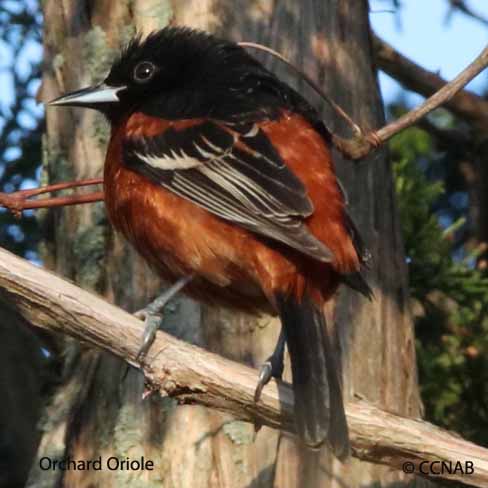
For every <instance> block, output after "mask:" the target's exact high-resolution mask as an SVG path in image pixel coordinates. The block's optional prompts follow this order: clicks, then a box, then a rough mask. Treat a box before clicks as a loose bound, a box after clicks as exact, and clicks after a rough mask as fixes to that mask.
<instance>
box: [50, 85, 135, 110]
mask: <svg viewBox="0 0 488 488" xmlns="http://www.w3.org/2000/svg"><path fill="white" fill-rule="evenodd" d="M125 89H126V87H125V86H117V87H114V86H108V85H106V84H104V83H101V84H100V85H97V86H91V87H89V88H83V89H82V90H77V91H74V92H71V93H67V94H66V95H62V96H61V97H58V98H55V99H54V100H51V101H50V102H48V105H53V106H62V105H65V106H69V107H89V108H97V107H98V106H99V105H104V104H107V103H118V102H120V99H119V97H118V95H117V94H118V92H120V91H122V90H125Z"/></svg>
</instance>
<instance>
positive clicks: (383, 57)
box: [372, 33, 488, 133]
mask: <svg viewBox="0 0 488 488" xmlns="http://www.w3.org/2000/svg"><path fill="white" fill-rule="evenodd" d="M372 40H373V47H374V51H375V58H376V62H377V64H378V67H379V68H380V69H381V70H382V71H384V72H385V73H387V74H388V75H390V76H391V77H393V78H395V79H396V80H397V81H399V82H400V83H401V84H402V85H403V86H404V87H405V88H407V89H409V90H412V91H414V92H416V93H419V94H420V95H423V96H424V97H430V96H431V95H432V94H434V93H436V92H437V91H438V90H440V89H441V88H442V87H444V86H445V85H446V84H447V81H446V80H444V79H443V78H441V77H440V76H439V75H438V74H437V73H433V72H431V71H428V70H426V69H424V68H422V67H421V66H419V65H418V64H416V63H414V62H413V61H412V60H411V59H408V58H407V57H405V56H403V55H402V54H401V53H399V52H398V51H397V50H395V48H394V47H393V46H391V45H390V44H388V43H387V42H386V41H384V40H383V39H381V38H380V37H378V36H377V35H375V34H374V33H372ZM445 106H446V107H447V108H448V109H449V110H450V111H451V112H452V113H453V114H454V115H456V116H458V117H460V118H461V119H463V120H465V121H467V122H468V123H469V124H471V125H474V126H475V128H476V129H477V130H478V131H480V132H483V133H488V101H487V100H485V99H484V98H482V97H480V96H478V95H476V94H475V93H472V92H470V91H468V90H459V91H458V92H457V93H456V94H455V95H454V96H453V97H452V98H451V99H450V100H446V102H445Z"/></svg>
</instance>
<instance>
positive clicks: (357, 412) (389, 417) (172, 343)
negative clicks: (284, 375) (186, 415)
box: [0, 249, 488, 487]
mask: <svg viewBox="0 0 488 488" xmlns="http://www.w3.org/2000/svg"><path fill="white" fill-rule="evenodd" d="M0 301H2V302H4V303H5V304H7V305H8V306H10V307H13V308H15V309H16V310H17V311H18V312H19V313H20V314H21V315H22V316H23V317H24V318H25V319H27V320H28V321H29V322H30V323H32V325H34V326H36V327H42V328H45V329H49V330H51V331H56V332H61V333H66V334H69V335H71V336H73V337H75V338H77V339H79V340H81V341H84V342H87V343H89V344H91V345H93V346H97V347H100V348H102V349H103V350H105V351H108V352H110V353H112V354H114V355H116V356H117V357H119V358H121V359H123V360H124V361H127V362H128V363H129V364H131V365H133V366H135V367H137V368H140V369H141V371H142V372H143V373H144V375H145V376H146V382H147V384H148V388H150V389H151V390H152V391H154V392H155V393H159V394H160V395H169V396H171V397H175V398H177V399H178V400H179V402H180V403H196V404H200V405H205V406H207V407H211V408H216V409H219V410H222V411H225V412H228V413H230V414H232V415H233V416H234V417H236V418H238V419H241V420H245V421H249V422H254V423H257V424H262V425H267V426H270V427H272V428H275V429H282V430H286V431H289V432H292V431H293V393H292V390H291V388H290V386H289V385H288V384H285V383H282V382H271V384H270V385H268V386H267V387H265V388H264V390H263V394H262V397H261V400H260V401H259V403H257V404H256V403H254V388H255V385H256V378H257V371H255V370H253V369H251V368H249V367H247V366H243V365H241V364H238V363H235V362H233V361H229V360H228V359H224V358H222V357H220V356H217V355H216V354H213V353H210V352H207V351H204V350H203V349H200V348H198V347H195V346H192V345H189V344H186V343H184V342H182V341H180V340H178V339H175V338H173V337H171V336H170V335H168V334H165V333H163V332H159V333H158V334H157V338H156V341H155V343H154V344H153V346H152V347H151V349H150V350H149V353H148V355H147V362H146V363H144V364H139V363H138V362H137V360H136V356H137V352H138V348H139V346H140V338H141V335H142V331H143V325H142V322H141V321H139V320H137V319H136V318H134V317H133V316H131V315H129V314H128V313H126V312H124V311H123V310H121V309H120V308H117V307H115V306H113V305H111V304H109V303H108V302H106V301H104V300H102V299H101V298H99V297H97V296H95V295H93V294H91V293H89V292H87V291H85V290H82V289H81V288H78V287H77V286H75V285H74V284H72V283H69V282H67V281H65V280H63V279H61V278H60V277H58V276H56V275H54V274H52V273H49V272H47V271H45V270H42V269H40V268H38V267H36V266H33V265H31V264H30V263H29V262H27V261H26V260H24V259H21V258H18V257H16V256H15V255H13V254H11V253H9V252H7V251H4V250H1V249H0ZM346 410H347V419H348V423H349V427H350V434H351V443H352V446H353V455H354V456H356V457H358V458H360V459H365V460H368V461H373V462H376V463H382V464H387V465H389V466H392V467H393V468H396V469H402V467H403V469H404V470H405V471H406V472H410V471H408V468H409V467H410V466H414V467H415V468H414V472H415V473H416V474H421V475H425V476H427V475H428V471H429V464H428V463H429V462H439V461H446V462H448V463H449V462H451V463H452V469H451V470H450V471H451V473H452V474H449V472H448V470H446V469H444V470H440V469H438V467H439V466H440V463H439V464H437V465H436V466H437V468H435V469H434V471H437V472H439V471H443V472H442V474H440V475H438V476H436V478H441V479H446V480H457V481H461V482H463V483H468V484H470V485H472V486H478V487H486V486H488V450H487V449H484V448H482V447H479V446H476V445H474V444H472V443H470V442H468V441H465V440H464V439H462V438H460V437H459V436H457V435H456V434H451V433H449V432H447V431H445V430H442V429H440V428H438V427H436V426H434V425H432V424H429V423H428V422H424V421H422V420H420V419H410V418H405V417H400V416H398V415H395V414H393V413H390V412H385V411H383V410H380V409H379V408H377V407H374V406H373V405H369V404H367V403H365V402H352V403H349V404H348V405H347V408H346ZM422 461H425V463H424V464H422V465H421V464H420V463H421V462H422ZM457 462H459V463H461V464H460V466H463V468H462V469H460V468H458V469H455V467H456V463H457ZM466 462H469V463H472V469H473V471H472V473H471V474H463V472H464V471H465V470H466V466H468V469H469V466H470V465H469V464H468V465H466ZM408 463H413V464H408ZM422 471H423V472H422ZM430 476H432V475H430Z"/></svg>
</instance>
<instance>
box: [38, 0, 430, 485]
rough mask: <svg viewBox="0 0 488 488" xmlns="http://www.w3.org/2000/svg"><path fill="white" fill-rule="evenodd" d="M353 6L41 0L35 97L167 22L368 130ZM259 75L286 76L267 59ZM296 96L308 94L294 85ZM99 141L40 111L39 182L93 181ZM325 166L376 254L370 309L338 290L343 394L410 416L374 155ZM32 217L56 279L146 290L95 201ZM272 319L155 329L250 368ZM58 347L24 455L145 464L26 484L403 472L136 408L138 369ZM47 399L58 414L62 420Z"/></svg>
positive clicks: (343, 480) (184, 321)
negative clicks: (292, 66)
mask: <svg viewBox="0 0 488 488" xmlns="http://www.w3.org/2000/svg"><path fill="white" fill-rule="evenodd" d="M367 7H368V6H367V2H366V1H365V0H356V1H355V2H347V1H345V0H321V1H318V0H304V1H302V2H295V1H292V0H282V1H280V2H275V1H273V0H251V1H244V0H237V1H233V2H230V1H229V0H225V1H224V0H208V1H206V2H199V1H197V0H178V1H177V0H173V1H169V0H150V1H149V0H133V1H132V2H120V1H117V0H100V1H97V2H91V1H82V0H62V2H59V1H58V0H46V1H45V2H44V6H43V8H44V18H45V27H46V32H45V57H46V64H45V66H46V68H45V72H44V79H43V88H42V90H43V91H42V96H43V99H45V100H47V99H49V98H54V97H55V96H56V95H59V94H60V93H62V92H64V91H67V90H71V89H76V88H78V87H81V86H84V85H88V84H90V83H93V82H95V81H98V80H100V79H101V78H102V77H103V76H104V75H105V73H106V70H107V68H108V66H109V65H110V60H111V59H112V58H113V56H114V55H115V53H116V52H117V50H118V49H119V46H120V44H121V43H123V42H124V41H126V40H127V39H128V38H129V37H130V36H131V35H132V34H133V32H134V27H135V28H136V29H137V30H140V31H142V32H148V31H150V30H152V29H158V28H161V27H164V25H166V24H167V23H168V22H169V21H171V22H173V23H176V24H186V25H190V26H193V27H198V28H203V29H206V30H209V31H212V32H216V33H217V34H219V35H221V36H223V37H227V38H231V39H234V40H253V41H257V42H261V43H263V44H267V45H270V46H271V47H274V48H276V49H278V50H280V51H281V52H283V54H285V55H286V56H288V57H289V58H291V59H292V60H293V61H294V62H295V63H296V64H297V65H298V66H301V67H302V68H303V69H304V70H305V71H306V72H307V73H308V74H309V75H311V76H312V77H314V78H315V79H317V80H318V81H319V83H321V84H322V85H323V86H324V87H325V88H326V91H327V92H328V93H329V94H330V95H331V96H332V98H333V99H335V100H336V101H337V102H338V103H339V104H340V105H342V106H343V107H344V108H345V109H346V111H348V113H349V114H350V115H351V116H352V117H353V118H354V119H355V120H356V121H357V122H358V123H359V124H360V125H361V126H363V127H365V128H377V127H379V126H380V125H381V124H382V120H383V119H382V105H381V100H380V97H379V94H378V89H377V82H376V74H375V72H374V70H373V68H372V61H371V46H370V40H369V37H368V35H369V34H368V33H369V25H368V8H367ZM267 61H268V64H270V65H271V63H269V60H267ZM272 67H273V69H275V70H276V71H277V72H279V73H280V75H281V76H283V77H284V78H286V79H290V76H289V72H288V71H286V70H284V69H283V68H282V67H281V66H272ZM292 81H293V80H292ZM298 88H299V89H300V90H301V91H303V92H304V93H305V94H307V93H308V92H307V91H306V90H305V88H304V87H303V86H302V84H301V83H298ZM308 95H310V98H311V94H310V93H308ZM312 100H313V99H312ZM324 115H325V117H326V120H327V124H328V126H329V127H331V128H333V129H335V130H337V131H339V132H343V133H344V131H345V128H344V127H343V126H342V124H341V122H340V121H338V120H336V119H335V118H334V116H333V115H332V114H331V113H329V112H328V111H324ZM107 138H108V130H107V127H106V126H105V125H104V122H103V120H102V118H101V117H99V116H97V115H96V114H94V113H92V112H90V111H82V110H79V109H76V110H60V109H49V110H48V113H47V137H46V150H45V152H46V174H47V175H48V176H49V180H50V181H51V182H54V181H58V180H67V179H73V178H86V177H94V176H98V175H100V173H101V168H102V164H103V155H104V150H105V146H106V142H107ZM336 164H337V169H338V171H339V173H340V174H341V177H342V179H343V181H344V182H345V183H346V188H348V190H349V193H350V198H351V205H352V210H353V213H354V214H355V217H356V220H357V221H358V223H359V227H360V228H361V230H362V231H363V234H364V235H365V238H366V240H367V242H368V244H369V246H370V248H371V251H372V253H373V256H374V257H375V262H374V264H373V268H372V270H371V272H370V273H369V278H370V282H371V284H372V285H373V288H374V290H375V296H376V298H375V301H374V302H373V303H367V302H365V301H364V300H363V299H362V298H360V297H358V296H357V295H355V294H352V293H349V292H347V291H343V292H342V293H341V295H340V298H339V300H338V306H337V308H336V311H335V314H334V322H335V324H336V325H337V331H338V333H337V349H338V351H340V354H341V356H342V360H343V370H344V371H343V372H344V384H345V391H346V396H347V397H348V398H354V397H356V396H359V397H364V398H366V399H368V400H369V401H371V402H373V403H376V404H378V405H380V406H382V407H383V408H386V409H389V410H391V411H393V412H397V413H401V414H403V415H407V416H416V415H417V414H418V412H419V409H420V404H419V398H418V390H417V383H416V368H415V354H414V344H413V333H412V324H411V321H410V318H409V314H408V310H407V308H406V293H407V292H406V290H407V285H406V274H405V266H404V262H403V250H402V245H401V239H400V236H399V229H398V222H397V220H396V216H395V215H396V214H395V204H394V197H393V187H392V179H391V172H390V169H389V165H388V161H387V155H386V154H385V152H384V151H382V152H379V153H376V154H375V155H374V156H372V157H371V158H370V159H369V160H368V161H367V162H365V163H362V164H361V165H358V166H356V165H353V164H352V163H349V162H345V161H343V160H342V159H341V158H340V157H339V156H338V155H336ZM45 221H46V224H45V226H46V229H47V230H48V231H49V233H48V235H47V239H46V253H45V259H46V263H47V264H48V265H49V266H50V267H51V268H52V269H55V270H56V271H57V272H58V273H60V274H63V275H64V276H67V277H69V278H71V279H73V280H75V281H76V282H78V283H80V284H81V285H82V286H83V287H85V288H88V289H92V290H95V291H97V292H99V293H101V294H103V295H104V296H106V297H107V298H108V299H110V300H112V301H114V302H115V303H118V304H119V305H121V306H123V308H125V309H127V310H135V309H137V308H140V307H141V306H142V305H143V304H144V302H146V301H147V300H148V299H149V298H150V296H152V295H154V294H155V292H156V290H157V289H158V287H159V286H160V284H159V282H158V280H157V279H156V278H155V277H154V276H153V275H151V273H150V271H149V270H148V269H147V268H146V267H145V265H144V264H143V263H142V262H141V260H140V259H139V258H138V257H136V256H135V255H134V253H133V252H132V251H131V250H130V249H129V248H128V246H127V245H126V244H125V243H124V242H122V241H121V239H120V238H119V237H118V236H116V235H114V234H113V232H112V231H111V229H110V227H109V226H108V225H107V222H106V218H105V214H104V211H103V207H102V206H101V205H98V204H97V205H94V206H86V207H82V208H69V209H64V210H63V211H60V212H49V213H48V214H47V215H46V217H45ZM329 322H332V321H329ZM276 325H277V324H276V320H274V319H269V318H267V317H264V318H260V319H256V318H254V317H248V316H245V315H241V314H236V313H234V312H231V311H228V310H223V309H214V308H209V307H206V306H203V307H200V306H199V305H197V304H195V303H193V302H191V301H189V300H186V299H179V300H178V301H177V302H176V303H174V304H173V306H172V309H171V311H169V312H167V313H166V319H165V329H166V330H167V331H170V332H171V333H173V334H174V335H176V336H178V337H180V338H183V339H184V340H187V341H189V342H193V343H195V344H198V345H201V346H203V347H205V348H207V349H209V350H212V351H214V352H217V353H218V354H221V355H223V356H225V357H228V358H232V359H235V360H237V361H241V362H244V363H247V364H250V365H254V366H255V365H257V364H259V363H260V362H261V361H262V360H263V359H264V358H265V357H266V356H267V355H269V353H270V351H271V350H272V347H273V345H274V341H275V339H276V335H277V331H278V330H277V329H278V328H277V327H276ZM183 327H184V328H183ZM70 350H71V351H73V350H74V351H75V352H73V353H72V354H71V355H70V357H71V358H72V361H71V362H70V363H69V365H68V366H67V367H66V374H65V381H64V383H63V385H62V386H61V387H60V389H59V390H58V391H57V393H56V395H55V396H54V397H53V399H52V402H51V404H50V406H49V410H48V412H50V418H52V419H53V425H52V426H51V427H52V428H51V429H49V428H48V430H47V432H46V434H45V436H44V438H43V440H42V443H41V449H40V451H39V453H38V457H39V458H40V457H42V456H43V455H49V456H55V457H61V458H62V457H64V456H67V455H69V456H70V457H71V458H72V459H95V458H97V457H98V456H100V455H103V456H104V457H107V456H110V455H114V456H118V457H121V458H123V457H125V456H129V457H131V458H135V457H139V456H141V455H144V456H145V458H146V459H150V460H152V461H153V462H154V465H155V467H156V469H155V470H154V471H152V472H148V471H145V472H144V471H141V472H131V471H120V470H117V471H93V470H92V471H90V470H88V471H69V472H64V473H59V472H58V473H54V479H53V478H52V477H53V472H44V471H42V472H41V471H40V470H39V469H37V471H33V472H32V473H31V486H34V482H37V483H39V482H41V483H42V482H43V481H44V483H45V486H77V487H84V486H86V487H88V486H104V487H112V486H113V487H122V486H138V485H142V484H143V483H144V486H178V487H192V488H194V487H207V486H215V487H232V488H234V487H236V488H237V487H253V488H257V487H266V488H268V487H278V486H279V487H286V488H291V487H302V486H307V488H308V487H310V488H313V487H315V486H317V487H318V486H324V483H327V486H329V485H330V486H336V485H337V486H339V485H342V486H348V487H351V488H354V487H359V486H368V485H371V486H372V485H373V484H374V486H387V485H388V484H389V483H392V482H400V481H402V480H404V479H405V477H404V475H403V474H401V473H399V472H391V471H390V470H388V469H385V468H384V467H380V466H376V465H372V464H368V463H364V462H359V461H356V460H353V461H351V462H350V464H348V465H344V466H342V465H340V463H338V462H337V461H335V460H334V459H333V458H332V456H330V455H329V454H328V453H327V452H325V451H324V452H321V453H315V454H310V453H309V452H307V451H303V450H301V449H300V448H298V446H297V444H295V442H294V440H293V438H291V437H290V436H288V435H286V434H283V435H280V434H279V433H278V432H277V431H273V430H271V429H267V428H263V429H262V430H261V431H260V432H259V433H258V434H257V435H255V434H254V428H253V426H252V425H249V424H245V423H242V422H240V421H236V420H234V419H232V418H231V417H229V416H227V415H225V414H222V413H218V412H216V411H213V410H208V409H205V408H203V407H196V406H178V407H176V406H175V405H174V403H173V402H172V401H171V400H164V399H158V398H153V397H151V398H149V399H147V400H145V401H142V400H141V397H142V393H143V390H144V385H143V380H142V376H141V375H140V374H139V373H137V372H135V371H130V372H129V374H128V375H127V377H126V378H125V379H123V374H124V371H125V368H124V366H123V364H122V363H121V362H120V361H119V360H117V359H115V358H113V357H112V356H109V355H106V354H99V353H97V352H94V351H86V350H77V348H74V347H71V348H70ZM60 404H64V405H65V406H66V411H65V412H63V413H60V408H59V405H60ZM34 468H36V465H35V466H34ZM49 477H51V478H49ZM55 483H57V485H56V484H55ZM421 483H423V482H420V481H419V483H418V484H419V485H420V484H421ZM36 486H40V485H39V484H36ZM396 486H402V484H400V485H396Z"/></svg>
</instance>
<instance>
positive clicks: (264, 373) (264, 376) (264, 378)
mask: <svg viewBox="0 0 488 488" xmlns="http://www.w3.org/2000/svg"><path fill="white" fill-rule="evenodd" d="M272 376H273V365H272V364H271V361H266V362H265V363H263V364H262V365H261V368H259V376H258V384H257V385H256V390H255V391H254V402H255V403H257V402H259V399H260V398H261V393H262V391H263V388H264V387H265V386H266V385H267V384H268V383H269V380H270V379H271V377H272Z"/></svg>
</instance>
